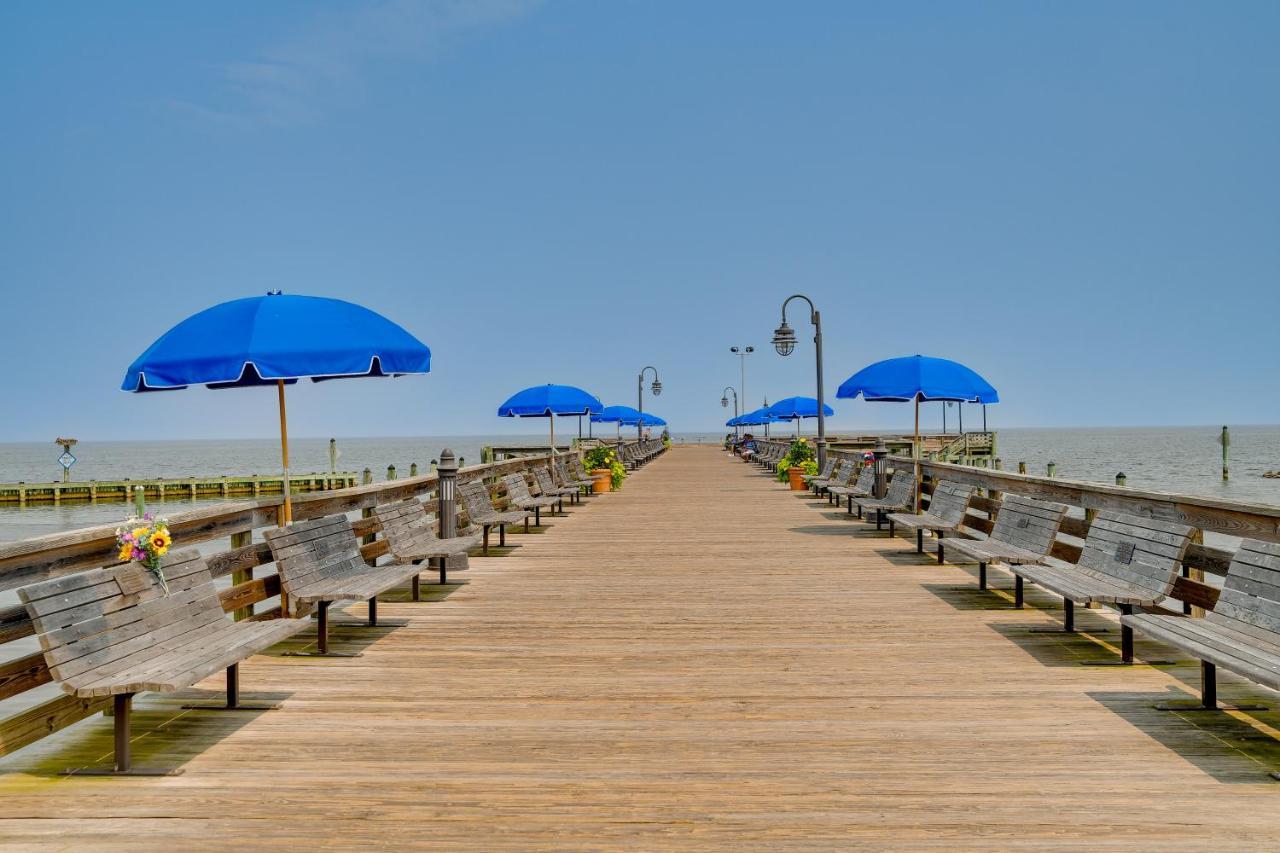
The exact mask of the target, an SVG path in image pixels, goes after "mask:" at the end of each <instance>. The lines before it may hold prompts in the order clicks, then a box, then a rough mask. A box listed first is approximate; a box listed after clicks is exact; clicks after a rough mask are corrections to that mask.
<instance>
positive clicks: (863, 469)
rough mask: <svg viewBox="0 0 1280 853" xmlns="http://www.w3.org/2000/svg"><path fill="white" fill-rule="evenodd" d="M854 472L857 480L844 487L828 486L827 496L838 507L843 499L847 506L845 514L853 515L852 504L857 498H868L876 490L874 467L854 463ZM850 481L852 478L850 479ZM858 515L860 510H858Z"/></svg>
mask: <svg viewBox="0 0 1280 853" xmlns="http://www.w3.org/2000/svg"><path fill="white" fill-rule="evenodd" d="M854 470H856V471H857V472H858V479H857V480H855V481H854V482H853V483H851V484H849V485H844V486H829V487H828V488H827V494H829V495H830V496H831V498H832V499H833V500H834V501H835V503H836V505H837V506H839V505H840V499H841V498H844V499H845V501H846V503H847V504H848V507H849V508H848V509H847V510H846V512H847V513H848V514H849V515H852V514H853V502H854V501H855V500H857V499H858V498H869V497H871V496H872V494H874V493H875V489H876V467H875V466H874V465H862V464H861V463H855V465H854ZM849 479H850V480H852V479H853V478H852V477H850V478H849ZM858 512H859V514H861V512H862V510H861V508H859V510H858Z"/></svg>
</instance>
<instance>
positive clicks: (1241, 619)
mask: <svg viewBox="0 0 1280 853" xmlns="http://www.w3.org/2000/svg"><path fill="white" fill-rule="evenodd" d="M1205 619H1206V620H1208V621H1210V622H1214V623H1217V624H1219V625H1222V626H1223V627H1226V628H1232V629H1234V630H1236V631H1240V632H1241V633H1244V634H1249V635H1251V636H1254V637H1257V638H1259V639H1261V640H1266V641H1268V642H1271V643H1277V644H1280V637H1278V636H1277V635H1280V544H1277V543H1274V542H1259V541H1258V540H1256V539H1245V540H1244V541H1243V542H1241V543H1240V548H1239V550H1237V551H1236V554H1235V557H1234V558H1233V559H1232V560H1231V566H1230V568H1228V569H1227V578H1226V580H1225V581H1224V582H1223V584H1222V593H1221V594H1220V595H1219V596H1218V603H1217V604H1215V605H1214V607H1213V610H1212V611H1211V612H1209V613H1207V614H1205Z"/></svg>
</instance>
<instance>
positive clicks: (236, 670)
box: [182, 663, 280, 711]
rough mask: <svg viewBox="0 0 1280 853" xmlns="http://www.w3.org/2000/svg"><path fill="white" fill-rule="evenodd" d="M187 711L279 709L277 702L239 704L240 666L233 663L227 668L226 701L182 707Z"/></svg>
mask: <svg viewBox="0 0 1280 853" xmlns="http://www.w3.org/2000/svg"><path fill="white" fill-rule="evenodd" d="M182 708H183V710H188V711H275V710H278V709H279V708H280V704H279V703H278V702H271V703H268V704H264V705H245V704H242V703H241V702H240V664H238V663H233V664H231V666H229V667H227V701H226V702H225V703H223V704H221V705H200V704H191V705H183V706H182Z"/></svg>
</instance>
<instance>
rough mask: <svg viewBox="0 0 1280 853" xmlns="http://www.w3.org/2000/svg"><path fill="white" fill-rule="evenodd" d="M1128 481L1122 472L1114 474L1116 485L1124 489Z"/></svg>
mask: <svg viewBox="0 0 1280 853" xmlns="http://www.w3.org/2000/svg"><path fill="white" fill-rule="evenodd" d="M1128 479H1129V478H1128V477H1126V476H1125V475H1124V472H1123V471H1121V472H1120V473H1119V474H1116V485H1117V486H1120V487H1121V488H1124V484H1125V482H1126V481H1127V480H1128Z"/></svg>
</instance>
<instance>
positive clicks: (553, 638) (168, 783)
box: [0, 448, 1280, 850]
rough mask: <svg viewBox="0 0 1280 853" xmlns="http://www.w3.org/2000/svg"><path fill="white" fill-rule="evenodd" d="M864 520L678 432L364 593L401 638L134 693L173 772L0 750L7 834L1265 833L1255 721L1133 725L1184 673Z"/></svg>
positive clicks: (472, 838) (156, 841)
mask: <svg viewBox="0 0 1280 853" xmlns="http://www.w3.org/2000/svg"><path fill="white" fill-rule="evenodd" d="M873 531H874V527H873V526H868V525H866V524H864V523H860V522H855V521H852V520H849V519H848V517H847V516H846V515H845V513H844V512H843V510H840V511H837V510H836V509H835V508H832V507H828V506H827V504H826V502H825V501H823V500H812V499H809V498H805V497H801V496H799V495H798V494H793V493H791V492H788V491H786V490H785V488H784V487H782V486H781V485H779V484H778V483H776V482H775V481H772V480H771V478H770V477H769V476H768V475H764V474H761V473H759V472H758V470H757V469H756V468H755V467H754V466H749V465H743V464H740V463H736V462H732V461H730V460H729V459H728V458H726V456H725V455H724V454H723V453H721V452H719V451H714V450H711V449H707V448H677V449H674V450H672V451H671V452H669V453H667V454H665V455H664V456H663V457H661V458H659V459H658V460H656V461H654V462H652V463H651V464H649V465H647V466H646V467H644V468H642V469H640V470H639V471H637V472H635V473H634V474H632V475H631V477H630V478H629V479H628V481H627V484H626V486H625V488H624V489H623V490H622V491H621V492H619V493H617V494H614V495H610V496H607V497H604V498H600V499H597V500H595V501H592V502H590V503H588V504H586V505H585V506H582V507H575V508H573V510H572V512H570V513H569V514H568V515H567V516H565V517H563V518H556V519H555V520H554V528H553V529H551V530H550V531H549V532H547V533H546V534H545V535H540V536H523V535H520V534H519V533H517V532H512V533H511V538H512V539H513V540H514V541H515V542H516V543H518V544H520V545H521V546H522V547H520V548H519V549H517V550H516V551H514V552H513V553H512V554H511V555H509V556H506V557H503V558H500V559H499V558H490V559H483V558H472V560H471V566H472V568H471V569H470V570H469V571H467V572H465V573H461V574H460V575H459V576H460V577H465V578H466V579H467V580H469V581H470V583H469V585H467V586H463V587H459V588H456V589H453V590H452V591H451V592H449V593H448V594H447V595H444V594H440V593H437V594H436V595H435V596H434V597H435V598H436V599H438V600H435V601H430V602H424V603H421V604H414V603H411V602H408V601H407V595H406V594H403V593H401V594H399V595H393V596H391V597H392V598H393V599H396V600H392V601H387V602H386V603H384V604H383V605H382V607H381V613H382V615H384V616H386V617H390V618H399V619H405V618H407V619H409V620H410V622H409V625H408V626H407V627H403V628H378V629H368V628H364V627H360V626H358V625H356V624H352V625H350V626H338V627H335V628H334V630H333V634H334V636H333V643H334V647H335V648H338V649H348V650H359V651H362V652H363V653H364V654H363V656H362V657H359V658H350V659H331V660H324V659H315V658H298V657H279V656H258V657H255V658H253V659H251V660H249V661H247V662H246V663H245V664H244V665H242V673H241V680H242V690H243V692H244V695H245V697H246V698H249V697H255V696H259V697H268V698H272V699H283V700H284V701H285V707H284V709H283V710H280V711H275V712H270V713H250V712H246V713H234V714H209V713H205V714H202V713H200V712H190V711H188V712H183V711H180V710H178V708H177V706H178V704H179V701H180V700H177V699H172V698H167V697H165V698H161V697H155V696H148V695H143V696H141V697H139V699H138V701H137V704H136V712H135V722H134V729H135V736H136V740H135V744H134V753H135V761H136V762H137V763H138V764H140V765H142V764H145V765H151V766H154V765H160V766H175V767H176V766H181V767H185V769H186V772H185V774H184V775H182V776H177V777H168V778H156V779H100V778H99V779H89V778H75V777H72V778H69V779H63V778H60V777H57V776H56V775H54V774H55V773H56V772H57V771H58V770H60V769H61V768H63V767H65V766H68V765H77V764H84V763H86V762H89V761H97V760H99V759H102V758H103V757H105V756H107V755H108V754H109V753H110V748H111V729H110V723H109V721H107V720H103V719H101V718H95V719H93V720H90V721H86V722H84V723H81V724H79V725H77V726H75V727H73V728H72V729H69V730H67V731H65V732H61V733H59V734H57V735H54V736H51V737H49V738H46V739H45V740H43V741H40V742H39V743H37V744H35V745H33V746H32V747H30V748H28V749H27V750H23V751H20V752H18V753H17V754H15V755H13V756H10V757H9V758H7V759H4V760H3V761H0V774H2V775H0V841H2V842H4V843H6V844H10V845H14V844H30V845H35V844H53V845H62V846H77V845H84V846H89V845H92V846H94V847H96V848H103V847H131V848H133V849H137V848H139V847H141V848H142V849H148V848H152V847H155V848H160V847H167V848H169V849H172V847H173V846H174V845H175V844H178V843H181V844H184V845H186V846H189V847H194V848H201V847H206V846H210V845H213V844H219V845H222V846H228V847H229V846H236V847H253V846H262V847H279V846H280V845H281V844H295V843H299V842H302V843H312V842H316V843H326V842H327V843H329V844H333V845H341V846H353V845H355V844H369V845H375V844H376V845H383V846H394V845H408V844H422V845H427V844H435V845H441V846H449V847H459V848H465V847H470V848H474V849H486V850H492V849H501V848H518V847H528V846H544V847H546V846H570V847H583V846H591V847H599V846H632V847H641V848H646V849H650V848H654V847H664V846H728V845H731V844H732V845H736V846H743V845H751V846H765V845H800V846H810V847H833V846H849V845H854V844H867V845H876V846H905V847H930V846H944V845H945V846H947V847H964V848H988V849H989V848H991V847H1000V848H1008V847H1029V848H1036V849H1042V848H1045V847H1053V846H1073V847H1082V846H1087V847H1090V848H1101V847H1107V846H1115V847H1118V846H1121V845H1125V846H1129V847H1133V846H1134V845H1139V846H1140V847H1155V846H1168V847H1187V848H1195V847H1217V848H1221V847H1223V846H1228V847H1231V848H1232V849H1242V848H1247V847H1260V848H1268V847H1270V848H1272V849H1274V846H1275V842H1276V839H1277V838H1278V837H1280V783H1276V782H1273V781H1269V780H1268V778H1267V772H1269V771H1272V770H1278V769H1280V740H1276V739H1275V737H1274V735H1275V734H1276V732H1277V730H1280V710H1273V711H1268V712H1260V713H1251V714H1247V715H1246V714H1231V715H1226V714H1224V715H1205V714H1194V713H1189V714H1171V713H1161V712H1158V711H1155V710H1154V709H1153V708H1152V707H1151V705H1152V703H1153V702H1154V701H1157V700H1165V699H1168V698H1170V697H1174V698H1187V699H1190V698H1192V696H1193V694H1194V686H1195V685H1196V683H1197V681H1196V679H1197V677H1198V670H1197V668H1196V667H1195V665H1194V663H1193V662H1192V661H1190V660H1185V661H1182V662H1181V665H1179V666H1177V667H1172V668H1158V669H1157V668H1151V667H1135V668H1131V669H1126V668H1110V667H1083V666H1078V665H1077V662H1078V661H1079V660H1082V659H1086V658H1098V659H1105V658H1109V657H1112V656H1113V654H1114V653H1113V652H1112V651H1109V650H1108V649H1106V648H1105V647H1103V646H1101V645H1098V644H1097V643H1096V642H1094V641H1091V640H1090V639H1089V638H1087V637H1062V636H1055V635H1046V634H1031V633H1029V632H1027V631H1026V630H1025V627H1026V626H1029V625H1051V624H1056V622H1057V618H1058V614H1054V613H1043V612H1037V610H1035V609H1029V610H1027V611H1024V612H1015V611H1011V610H996V609H984V608H991V607H998V606H1002V605H1007V604H1008V602H1009V597H1008V594H1007V592H1002V591H999V590H998V591H994V592H990V593H982V592H980V591H978V590H977V589H976V587H974V585H973V581H972V572H973V570H967V569H963V568H957V567H953V566H937V565H936V564H934V563H933V562H932V558H931V557H929V556H918V555H915V554H914V553H910V552H911V551H912V550H913V543H912V542H908V541H906V540H905V539H898V540H889V539H887V538H886V537H885V536H883V535H879V536H877V535H876V534H875V533H874V532H873ZM993 575H994V581H995V583H996V585H997V586H1006V587H1007V586H1008V585H1009V579H1008V577H1007V576H1004V575H1002V574H1001V573H1000V572H994V573H993ZM1028 603H1029V604H1030V605H1031V606H1032V607H1033V608H1036V607H1044V608H1056V607H1058V606H1059V605H1058V603H1057V600H1056V597H1055V596H1050V595H1044V594H1041V593H1039V592H1038V591H1036V590H1034V589H1032V590H1029V593H1028ZM350 613H351V615H352V617H353V618H352V620H351V621H352V622H353V623H354V622H355V620H356V619H358V618H362V617H363V614H364V611H363V607H361V606H354V607H352V608H350ZM1077 622H1078V624H1079V625H1080V626H1081V628H1082V629H1084V630H1086V631H1087V630H1088V629H1090V628H1097V627H1103V626H1107V627H1114V620H1113V619H1112V618H1111V617H1110V616H1109V615H1108V614H1106V613H1099V612H1096V611H1087V612H1080V613H1078V614H1077ZM1108 636H1109V635H1107V634H1101V635H1099V638H1100V639H1102V640H1106V638H1107V637H1108ZM1110 636H1114V635H1110ZM302 637H303V638H305V640H304V641H306V642H309V641H310V640H311V639H312V638H313V637H314V632H307V633H304V634H303V635H302ZM301 642H303V641H295V642H293V643H290V644H286V645H283V646H280V647H278V648H286V647H297V646H299V645H300V644H301ZM1112 642H1114V640H1112ZM1156 648H1157V647H1155V646H1154V644H1151V643H1149V642H1147V641H1144V640H1143V639H1142V638H1139V640H1138V649H1139V653H1140V654H1143V653H1148V654H1152V653H1154V651H1155V649H1156ZM1170 654H1171V653H1170V651H1169V650H1167V649H1162V650H1160V655H1159V656H1160V657H1169V656H1170ZM1152 656H1154V654H1152ZM1173 656H1175V657H1176V654H1174V655H1173ZM203 686H204V687H206V688H208V689H209V690H210V691H213V690H216V689H218V688H219V687H220V683H219V679H218V678H212V679H210V680H209V681H207V682H205V683H204V684H203ZM1220 690H1221V693H1222V695H1223V698H1224V699H1226V700H1230V701H1233V702H1235V701H1246V700H1250V701H1263V702H1264V703H1265V704H1270V705H1271V706H1272V707H1273V708H1277V709H1280V701H1278V700H1280V697H1278V696H1277V695H1276V694H1274V693H1269V692H1268V691H1266V690H1264V689H1262V688H1258V687H1254V686H1252V685H1250V684H1249V683H1248V682H1245V681H1243V680H1241V679H1238V678H1235V677H1233V676H1231V675H1229V674H1226V673H1223V674H1222V675H1221V685H1220Z"/></svg>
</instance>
